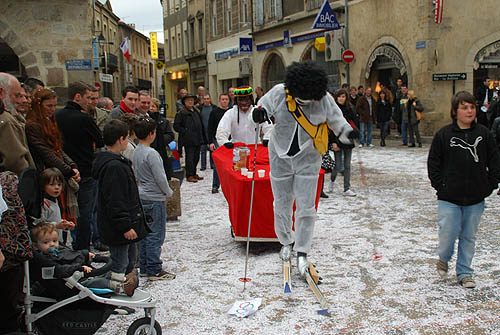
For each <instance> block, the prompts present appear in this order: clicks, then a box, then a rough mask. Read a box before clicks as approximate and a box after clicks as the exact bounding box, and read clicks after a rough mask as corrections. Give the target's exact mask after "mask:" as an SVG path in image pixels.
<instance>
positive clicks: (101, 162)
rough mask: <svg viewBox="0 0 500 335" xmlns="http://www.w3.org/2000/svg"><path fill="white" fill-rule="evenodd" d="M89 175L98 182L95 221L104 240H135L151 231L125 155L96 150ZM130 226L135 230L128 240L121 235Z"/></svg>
mask: <svg viewBox="0 0 500 335" xmlns="http://www.w3.org/2000/svg"><path fill="white" fill-rule="evenodd" d="M92 177H93V178H94V179H96V180H97V181H98V185H99V194H98V201H97V222H98V228H99V235H100V237H101V240H102V242H103V243H104V244H107V245H111V246H117V245H124V244H130V243H134V242H137V241H139V240H141V239H143V238H144V237H145V236H146V235H147V234H148V233H150V232H151V230H150V229H149V227H148V226H147V224H146V218H145V216H144V211H143V209H142V205H141V200H140V199H139V190H138V189H137V182H136V180H135V177H134V172H133V171H132V165H131V163H130V161H129V160H128V159H126V158H125V157H123V156H121V155H117V154H115V153H113V152H111V151H103V152H99V153H97V154H96V158H95V160H94V164H93V166H92ZM130 229H134V230H135V232H136V233H137V239H136V240H133V241H130V240H127V239H126V238H125V237H124V236H123V234H124V233H126V232H128V231H129V230H130Z"/></svg>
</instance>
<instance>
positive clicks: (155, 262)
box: [139, 200, 167, 276]
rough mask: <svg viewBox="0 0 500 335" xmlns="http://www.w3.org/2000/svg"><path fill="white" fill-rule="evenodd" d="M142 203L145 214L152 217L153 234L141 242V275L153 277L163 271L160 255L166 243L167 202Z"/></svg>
mask: <svg viewBox="0 0 500 335" xmlns="http://www.w3.org/2000/svg"><path fill="white" fill-rule="evenodd" d="M141 202H142V206H143V208H144V214H146V215H149V216H151V217H152V218H153V222H151V223H149V228H150V229H151V233H149V234H148V235H147V236H146V237H145V238H144V239H142V240H141V242H140V255H139V266H140V270H141V273H145V274H147V275H148V276H152V275H155V274H157V273H158V272H160V271H161V270H162V261H161V259H160V255H161V246H162V245H163V242H164V241H165V229H166V221H167V208H166V206H165V201H149V200H142V201H141Z"/></svg>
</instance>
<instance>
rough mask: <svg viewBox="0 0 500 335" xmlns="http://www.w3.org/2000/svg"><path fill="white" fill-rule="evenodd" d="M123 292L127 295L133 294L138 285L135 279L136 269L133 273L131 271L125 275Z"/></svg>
mask: <svg viewBox="0 0 500 335" xmlns="http://www.w3.org/2000/svg"><path fill="white" fill-rule="evenodd" d="M131 274H132V275H131ZM122 285H123V292H125V294H126V295H128V296H129V297H131V296H133V295H134V292H135V289H136V288H137V286H139V279H137V271H136V273H135V274H134V273H133V271H132V272H130V273H129V274H128V275H127V276H126V280H125V281H124V282H123V284H122Z"/></svg>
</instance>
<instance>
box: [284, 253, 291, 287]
mask: <svg viewBox="0 0 500 335" xmlns="http://www.w3.org/2000/svg"><path fill="white" fill-rule="evenodd" d="M291 272H292V261H291V260H290V259H289V260H287V261H283V289H284V293H285V294H290V293H292V276H291Z"/></svg>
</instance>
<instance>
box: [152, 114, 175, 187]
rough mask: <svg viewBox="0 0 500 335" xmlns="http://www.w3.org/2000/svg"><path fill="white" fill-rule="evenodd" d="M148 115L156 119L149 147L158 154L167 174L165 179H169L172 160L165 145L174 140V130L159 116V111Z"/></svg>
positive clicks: (171, 173) (171, 172)
mask: <svg viewBox="0 0 500 335" xmlns="http://www.w3.org/2000/svg"><path fill="white" fill-rule="evenodd" d="M149 116H151V118H152V119H154V120H155V121H156V137H155V140H154V141H153V143H151V148H153V149H155V150H156V151H158V153H159V154H160V156H161V159H162V160H163V168H164V169H165V174H166V175H167V179H168V180H170V178H172V175H173V174H174V171H173V169H172V161H171V160H170V157H168V154H167V146H168V144H169V143H170V142H172V141H173V140H174V132H173V131H172V128H171V127H170V122H169V121H168V120H167V119H166V118H165V117H163V116H161V114H160V113H149Z"/></svg>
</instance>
